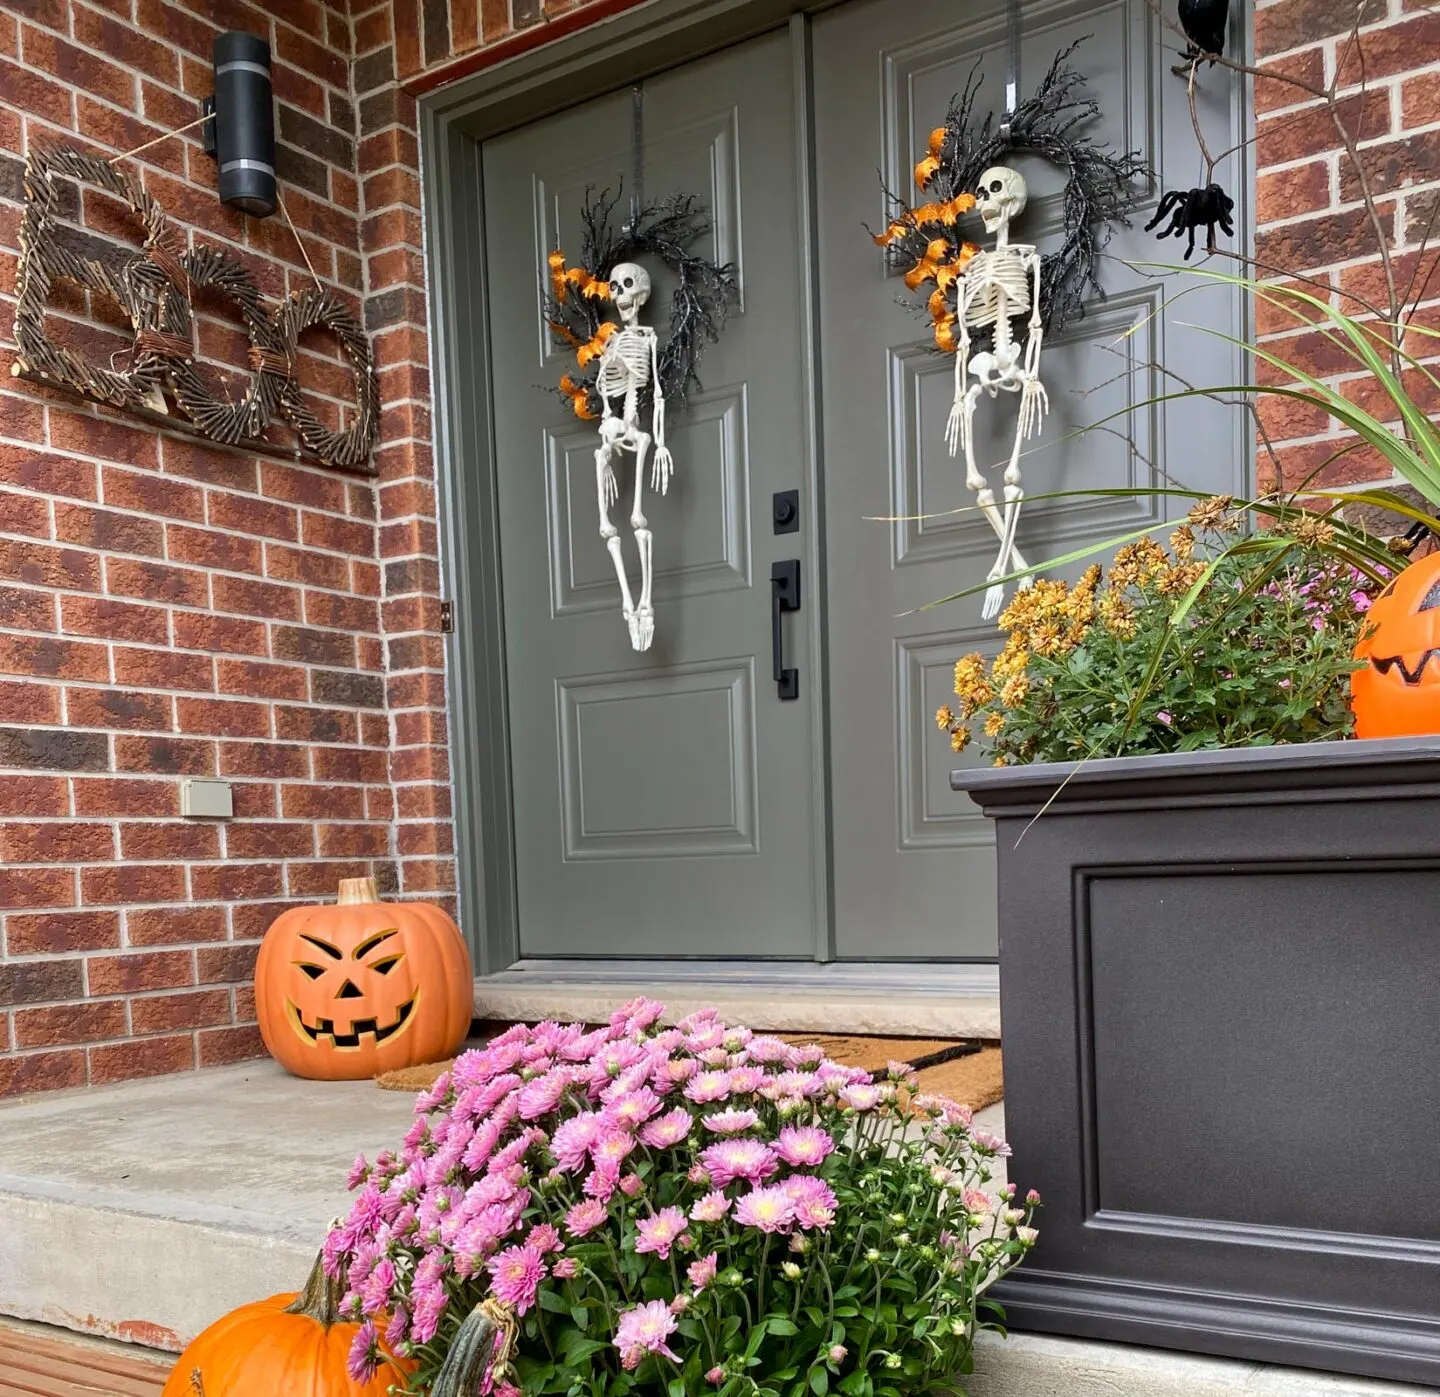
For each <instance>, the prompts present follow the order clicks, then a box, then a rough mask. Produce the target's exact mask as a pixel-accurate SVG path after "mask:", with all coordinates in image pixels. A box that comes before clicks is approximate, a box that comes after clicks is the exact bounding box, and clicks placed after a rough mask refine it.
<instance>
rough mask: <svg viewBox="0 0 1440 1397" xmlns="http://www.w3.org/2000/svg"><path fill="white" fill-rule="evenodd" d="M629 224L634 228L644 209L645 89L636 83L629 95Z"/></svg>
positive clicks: (628, 226) (628, 225) (629, 226)
mask: <svg viewBox="0 0 1440 1397" xmlns="http://www.w3.org/2000/svg"><path fill="white" fill-rule="evenodd" d="M630 114H631V124H630V222H629V223H628V224H626V227H627V228H633V227H634V226H635V220H636V219H638V218H639V217H640V211H641V209H643V208H644V207H645V89H644V88H643V87H641V86H640V84H639V83H636V84H635V86H634V87H633V88H632V89H631V93H630Z"/></svg>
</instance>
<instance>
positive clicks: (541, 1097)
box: [519, 1068, 570, 1121]
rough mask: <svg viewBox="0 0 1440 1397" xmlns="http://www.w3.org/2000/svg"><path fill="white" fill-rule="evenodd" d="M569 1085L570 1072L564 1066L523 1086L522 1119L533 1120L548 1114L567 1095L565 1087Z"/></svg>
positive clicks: (521, 1091) (521, 1098) (521, 1092)
mask: <svg viewBox="0 0 1440 1397" xmlns="http://www.w3.org/2000/svg"><path fill="white" fill-rule="evenodd" d="M569 1085H570V1074H569V1072H568V1071H567V1070H565V1069H564V1068H562V1069H561V1070H560V1071H558V1072H547V1073H546V1074H545V1075H544V1076H543V1077H536V1078H535V1080H534V1081H533V1082H529V1083H527V1084H526V1085H525V1086H523V1087H521V1089H520V1097H519V1100H520V1119H521V1120H526V1121H533V1120H535V1119H536V1118H537V1117H539V1116H544V1115H548V1114H549V1113H550V1112H551V1111H553V1110H554V1109H555V1108H556V1107H557V1106H558V1105H559V1104H560V1098H561V1097H562V1096H564V1095H565V1089H566V1088H567V1087H568V1086H569Z"/></svg>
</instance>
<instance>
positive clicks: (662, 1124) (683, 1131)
mask: <svg viewBox="0 0 1440 1397" xmlns="http://www.w3.org/2000/svg"><path fill="white" fill-rule="evenodd" d="M693 1124H694V1117H693V1116H691V1114H690V1112H689V1111H687V1110H686V1109H685V1108H684V1107H683V1106H677V1107H676V1108H675V1109H674V1110H673V1111H667V1112H666V1113H665V1114H664V1115H663V1116H656V1117H655V1119H654V1120H652V1121H650V1122H648V1123H647V1124H646V1125H645V1127H644V1128H643V1129H642V1130H641V1131H640V1138H641V1140H643V1141H644V1142H645V1144H647V1145H649V1146H650V1148H651V1149H654V1150H668V1149H670V1148H671V1147H672V1146H674V1145H678V1144H679V1143H680V1142H681V1141H682V1140H683V1139H684V1138H685V1137H686V1136H687V1135H688V1134H689V1133H690V1127H691V1126H692V1125H693Z"/></svg>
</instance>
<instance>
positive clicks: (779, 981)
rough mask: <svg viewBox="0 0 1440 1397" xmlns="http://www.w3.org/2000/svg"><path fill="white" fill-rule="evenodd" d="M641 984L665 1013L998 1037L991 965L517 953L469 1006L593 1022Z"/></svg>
mask: <svg viewBox="0 0 1440 1397" xmlns="http://www.w3.org/2000/svg"><path fill="white" fill-rule="evenodd" d="M637 994H644V995H649V996H650V997H651V998H654V999H658V1000H660V1001H661V1002H662V1003H664V1004H666V1005H667V1006H669V1009H670V1012H671V1015H672V1016H673V1017H676V1018H678V1017H681V1016H683V1015H685V1014H688V1013H691V1012H693V1011H694V1010H696V1009H703V1008H707V1007H711V1006H713V1007H715V1008H718V1009H719V1010H720V1011H721V1012H722V1013H723V1014H724V1015H725V1016H726V1017H727V1018H728V1019H730V1020H731V1021H732V1022H734V1023H743V1024H748V1025H749V1026H750V1027H751V1028H757V1029H786V1030H789V1031H790V1032H793V1033H869V1034H876V1035H879V1036H881V1037H885V1036H896V1037H902V1038H903V1037H916V1038H986V1039H998V1038H999V1037H1000V981H999V973H998V970H997V968H996V967H995V966H993V965H923V966H920V965H905V964H898V963H897V964H876V965H851V964H843V965H841V964H836V965H815V964H808V963H807V964H799V963H786V962H774V963H772V964H768V965H767V964H756V963H753V962H751V963H747V964H746V965H744V966H738V965H726V964H725V963H723V962H714V961H711V962H704V961H700V962H685V961H668V962H655V961H599V962H597V961H561V960H528V961H519V962H518V963H517V964H516V965H514V966H512V967H511V968H510V969H508V970H504V971H501V972H500V973H499V974H497V975H485V976H481V977H480V978H479V979H478V980H476V981H475V1012H476V1014H477V1015H478V1016H479V1017H481V1018H488V1019H495V1020H498V1021H500V1022H516V1021H524V1022H527V1023H534V1022H535V1021H537V1020H539V1019H558V1020H560V1021H562V1022H586V1023H603V1022H605V1021H606V1020H607V1019H608V1018H609V1017H610V1014H611V1012H612V1011H613V1010H614V1008H615V1005H616V1004H618V1003H620V1002H622V1001H623V1000H626V999H629V998H630V997H632V996H633V995H637Z"/></svg>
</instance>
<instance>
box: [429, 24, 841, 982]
mask: <svg viewBox="0 0 1440 1397" xmlns="http://www.w3.org/2000/svg"><path fill="white" fill-rule="evenodd" d="M831 3H839V0H820V2H819V3H816V0H651V3H650V4H646V5H641V6H638V7H635V8H633V9H627V10H624V11H622V12H621V13H620V14H618V15H616V16H614V17H613V18H610V19H606V20H601V21H599V22H597V23H596V24H594V25H592V26H589V27H587V28H585V29H582V30H580V31H579V32H577V33H574V34H571V35H568V36H566V37H564V38H561V39H557V40H555V41H554V42H553V43H549V44H545V45H543V46H541V47H539V48H537V49H534V50H531V51H530V52H528V53H524V54H521V55H519V56H517V57H515V58H513V59H510V60H508V61H506V62H504V63H501V64H498V65H497V66H495V67H494V68H492V69H486V70H482V71H481V72H479V73H477V74H475V75H474V76H472V77H469V78H465V79H461V80H459V81H457V82H455V83H453V84H449V85H447V86H445V87H443V88H440V89H439V90H437V91H436V92H434V93H430V94H427V95H426V96H424V97H422V98H420V99H419V110H418V122H419V136H420V171H421V190H422V199H423V209H424V218H423V222H424V239H425V260H426V275H427V279H428V282H429V288H428V290H429V307H430V334H431V336H432V340H431V348H430V359H431V376H432V383H431V395H432V405H433V420H434V441H433V450H434V459H435V473H436V495H437V500H436V507H437V512H438V515H439V524H440V537H441V575H442V586H443V589H444V594H445V595H446V596H447V597H449V598H452V599H453V600H454V602H455V604H456V612H457V616H456V621H455V624H454V629H453V631H452V633H451V634H450V635H448V636H446V638H445V639H446V664H447V697H448V700H449V703H448V710H449V711H448V718H449V724H450V759H451V791H452V799H453V807H454V808H453V809H452V811H451V817H452V820H453V824H454V829H455V841H456V850H455V860H456V870H457V877H458V880H459V888H458V893H459V900H460V906H461V909H462V911H463V921H464V925H465V928H466V935H467V939H468V940H469V941H470V943H471V947H472V949H473V951H474V953H475V959H476V972H477V974H479V975H481V976H486V975H492V974H495V973H497V972H499V971H503V970H505V969H506V968H508V967H509V966H511V965H513V964H514V963H515V962H517V961H518V960H519V959H520V957H521V951H520V928H519V909H518V899H517V891H516V869H515V849H514V841H513V823H512V789H513V782H514V772H513V770H512V768H511V762H510V719H509V702H508V698H507V692H506V677H505V625H504V597H503V591H502V585H501V574H500V527H499V505H498V499H497V493H496V472H495V450H494V436H493V399H492V393H491V379H490V363H489V339H490V316H489V304H488V298H487V296H486V292H485V286H484V276H483V268H484V266H485V242H484V198H485V191H484V178H483V173H482V161H481V145H482V143H483V142H484V141H486V140H488V139H490V138H491V137H493V136H498V135H502V134H503V133H504V132H506V131H510V130H513V129H515V128H516V127H518V126H523V125H526V124H528V123H530V122H533V121H538V120H540V119H542V118H544V117H546V116H551V115H553V114H555V113H557V112H560V111H564V110H566V109H568V108H570V107H574V106H577V105H579V104H580V103H582V102H585V101H587V100H589V99H591V98H593V97H599V96H602V95H604V94H606V93H608V92H613V91H615V90H616V89H618V88H623V87H624V86H626V85H627V84H630V83H634V82H637V81H640V80H641V79H643V78H645V77H649V76H652V75H654V74H656V73H660V72H664V71H666V70H668V69H670V68H674V67H677V66H679V65H680V64H682V63H687V62H690V61H692V60H694V59H698V58H703V57H705V56H706V55H707V54H710V53H714V52H716V51H718V50H720V49H725V48H730V47H732V46H733V45H735V44H738V43H743V42H744V41H745V40H746V39H750V38H755V37H758V36H759V35H761V34H765V33H768V32H772V31H774V30H776V29H779V28H782V27H784V26H786V25H787V23H788V25H789V28H790V42H791V54H792V60H793V62H794V65H795V79H796V92H797V95H798V99H799V100H798V101H797V104H796V106H797V122H798V130H797V132H796V137H797V142H796V165H797V168H796V174H795V181H796V189H797V195H798V199H799V204H800V208H799V218H800V227H801V230H802V237H801V239H800V244H799V246H797V248H796V259H797V269H796V270H797V276H798V277H799V278H800V281H801V285H802V287H803V296H804V302H805V312H806V314H805V330H804V359H803V363H802V365H801V374H802V383H803V391H804V394H805V399H806V403H805V417H806V427H805V435H806V444H805V455H806V458H807V459H806V461H805V462H804V470H805V473H806V478H807V482H808V485H809V490H810V496H811V499H812V501H813V502H814V503H813V505H812V512H813V517H814V520H815V527H814V528H812V530H811V531H810V537H811V543H810V546H809V549H808V558H807V562H808V563H809V567H810V577H809V579H808V583H809V592H810V596H811V598H812V599H813V601H812V603H811V605H813V606H814V607H815V611H814V613H813V614H814V616H815V621H814V624H813V625H811V626H810V627H808V628H807V629H808V634H809V639H808V655H807V659H808V662H809V663H808V673H810V674H811V675H813V676H814V679H813V681H812V682H810V683H809V684H807V685H806V686H805V687H806V690H807V693H806V699H805V701H808V703H809V704H810V706H811V716H812V732H813V734H814V738H813V743H814V748H815V750H814V760H813V762H812V766H811V770H812V771H813V773H814V776H813V780H812V786H811V792H810V799H811V805H812V812H813V818H814V820H815V829H816V832H817V838H816V841H815V845H814V848H815V859H814V872H813V881H814V888H815V907H816V919H815V924H816V934H815V960H817V961H828V960H831V959H833V945H832V942H833V934H832V931H831V917H830V900H831V892H830V881H831V880H830V864H831V850H830V819H829V792H828V780H827V778H826V772H827V771H828V769H829V760H828V747H829V740H828V724H827V721H826V692H827V688H828V685H827V682H826V679H827V676H826V673H825V670H824V668H823V666H824V662H825V661H824V636H825V633H826V616H825V611H824V597H825V588H824V585H823V578H824V567H825V559H824V530H823V529H822V528H820V527H819V522H820V521H821V520H822V519H823V518H824V505H823V495H822V494H821V491H822V489H823V485H822V475H823V472H822V471H821V462H820V429H819V422H820V397H819V393H820V383H819V360H818V357H817V346H816V344H815V329H816V316H815V314H814V311H815V306H816V302H817V297H818V287H817V285H816V278H817V276H818V270H817V267H816V262H817V259H816V258H815V256H814V255H813V252H814V242H815V228H814V218H813V209H814V189H813V181H814V171H813V169H812V168H811V167H810V164H809V162H808V161H807V160H805V158H804V155H805V152H806V151H807V150H808V149H809V146H810V129H809V124H810V119H811V96H810V49H809V31H808V25H807V21H806V18H805V12H807V11H815V10H819V9H824V8H827V7H828V5H829V4H831ZM462 230H464V232H465V234H466V238H465V245H464V247H463V248H462V247H460V246H459V245H458V244H459V235H460V233H461V231H462ZM477 389H478V391H477ZM461 462H475V463H482V464H483V468H482V469H480V470H472V471H468V472H467V471H466V470H464V469H462V468H461V467H460V465H459V463H461ZM741 964H743V962H741ZM795 964H796V966H797V968H798V969H801V970H803V969H805V968H806V967H811V968H812V969H813V964H814V963H813V962H811V961H805V962H796V963H795Z"/></svg>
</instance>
